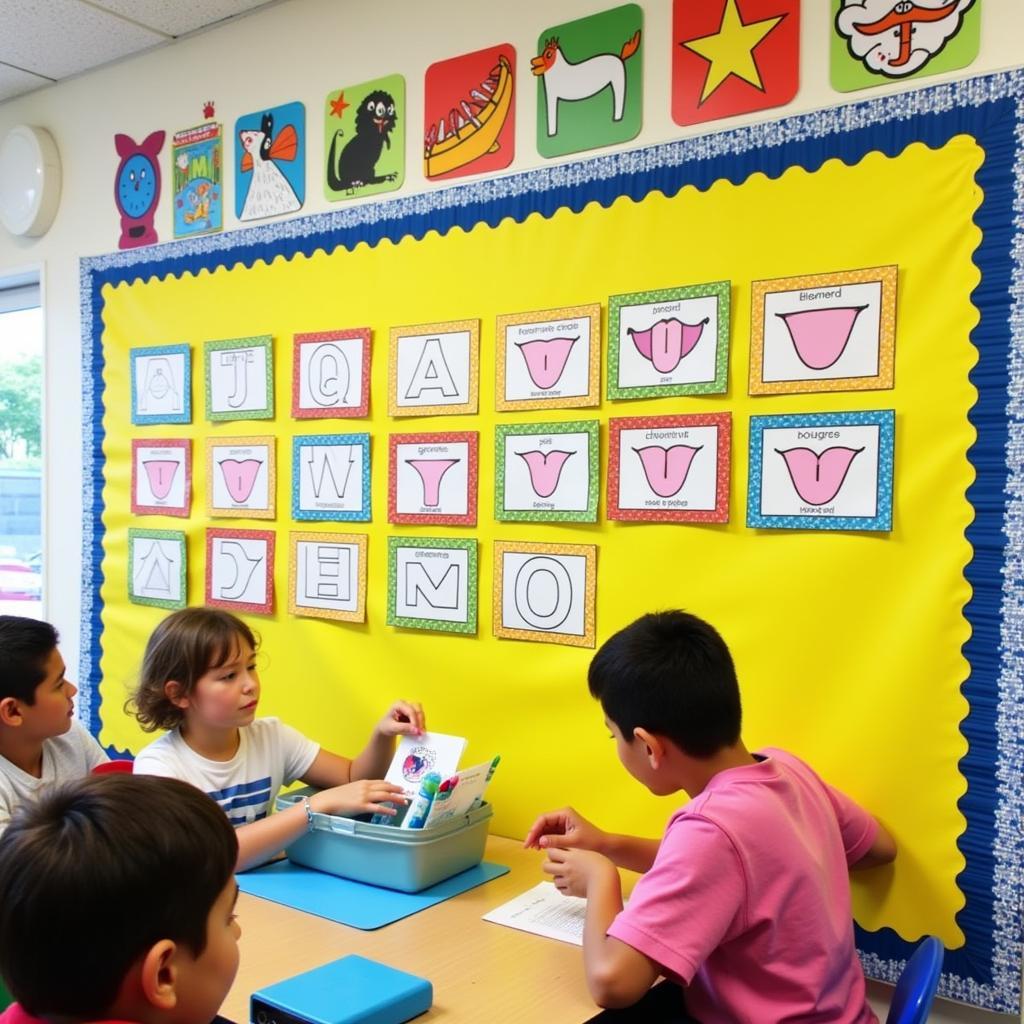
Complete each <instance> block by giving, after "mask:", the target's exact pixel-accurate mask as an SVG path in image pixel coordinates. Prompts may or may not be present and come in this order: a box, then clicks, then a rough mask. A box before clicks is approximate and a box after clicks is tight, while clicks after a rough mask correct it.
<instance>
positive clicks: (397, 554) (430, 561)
mask: <svg viewBox="0 0 1024 1024" xmlns="http://www.w3.org/2000/svg"><path fill="white" fill-rule="evenodd" d="M476 614H477V552H476V541H475V540H473V539H472V538H455V537H388V618H387V622H388V625H389V626H405V627H406V628H407V629H431V630H438V631H440V632H442V633H476Z"/></svg>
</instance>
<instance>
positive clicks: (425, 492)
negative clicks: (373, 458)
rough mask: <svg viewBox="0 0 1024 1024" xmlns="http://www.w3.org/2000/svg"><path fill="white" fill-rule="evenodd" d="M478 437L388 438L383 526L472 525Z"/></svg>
mask: <svg viewBox="0 0 1024 1024" xmlns="http://www.w3.org/2000/svg"><path fill="white" fill-rule="evenodd" d="M479 444H480V435H479V434H478V433H477V432H476V431H475V430H474V431H466V432H464V433H447V434H391V435H390V436H389V437H388V522H389V523H414V524H425V523H443V524H447V525H449V526H476V503H477V476H478V468H477V466H478V456H479V452H478V449H479Z"/></svg>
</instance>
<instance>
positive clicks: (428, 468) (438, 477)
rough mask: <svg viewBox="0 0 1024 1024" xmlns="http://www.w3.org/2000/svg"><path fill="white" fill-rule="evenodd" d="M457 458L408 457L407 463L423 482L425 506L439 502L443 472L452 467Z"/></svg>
mask: <svg viewBox="0 0 1024 1024" xmlns="http://www.w3.org/2000/svg"><path fill="white" fill-rule="evenodd" d="M458 461H459V460H458V459H409V465H410V466H412V468H413V469H415V470H416V472H417V473H419V475H420V480H421V481H422V482H423V504H424V505H426V506H427V508H437V506H438V505H439V504H440V503H441V501H440V497H441V481H442V480H443V479H444V475H445V473H447V472H448V470H449V469H451V468H452V466H454V465H455V464H456V463H457V462H458Z"/></svg>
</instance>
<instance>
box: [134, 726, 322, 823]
mask: <svg viewBox="0 0 1024 1024" xmlns="http://www.w3.org/2000/svg"><path fill="white" fill-rule="evenodd" d="M238 732H239V739H238V751H237V753H236V754H235V756H234V757H233V758H231V760H230V761H210V760H208V759H207V758H205V757H201V756H200V755H199V754H197V753H196V752H195V751H194V750H193V749H192V748H191V747H190V746H189V745H188V744H187V743H186V742H185V741H184V740H183V739H182V738H181V733H180V732H179V731H178V730H177V729H174V730H172V731H171V732H169V733H167V734H166V735H165V736H161V737H160V739H158V740H155V741H154V742H153V743H150V745H149V746H148V747H146V748H145V749H143V750H142V751H141V752H140V753H139V756H138V757H136V758H135V769H134V770H135V773H136V774H137V775H163V776H166V777H168V778H172V779H181V780H182V781H183V782H189V783H191V784H192V785H193V786H195V787H196V788H197V789H201V790H202V791H203V792H204V793H206V794H207V795H208V796H211V797H213V799H214V800H216V801H217V803H219V804H220V806H221V807H222V808H223V809H224V813H225V814H226V815H227V816H228V821H230V822H231V824H232V825H234V826H235V827H237V826H239V825H248V824H249V823H250V822H252V821H259V820H260V818H265V817H266V816H267V815H268V814H269V813H270V811H271V810H272V809H273V806H274V800H275V799H276V797H277V794H278V791H279V790H280V789H281V787H282V786H288V785H291V783H293V782H294V781H295V780H296V779H299V778H302V776H303V775H305V774H306V772H307V771H309V766H310V765H311V764H312V763H313V761H314V760H315V758H316V755H317V754H318V753H320V744H318V743H314V742H313V741H312V740H310V739H307V738H306V737H305V736H303V735H302V733H300V732H298V731H297V730H295V729H293V728H292V727H291V726H290V725H285V724H284V722H282V721H281V720H280V719H279V718H257V719H256V720H255V721H254V722H253V723H252V724H251V725H247V726H244V727H243V728H242V729H239V731H238Z"/></svg>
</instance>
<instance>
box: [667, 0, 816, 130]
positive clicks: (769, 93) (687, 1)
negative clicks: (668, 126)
mask: <svg viewBox="0 0 1024 1024" xmlns="http://www.w3.org/2000/svg"><path fill="white" fill-rule="evenodd" d="M799 83H800V0H708V2H705V3H693V0H674V2H673V5H672V119H673V120H674V121H675V122H676V124H700V123H701V122H704V121H714V120H717V119H718V118H722V117H734V116H735V115H737V114H748V113H750V112H751V111H754V110H767V109H768V108H770V107H781V106H783V105H784V104H786V103H789V101H790V100H792V99H793V97H794V96H795V95H796V92H797V88H798V86H799Z"/></svg>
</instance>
